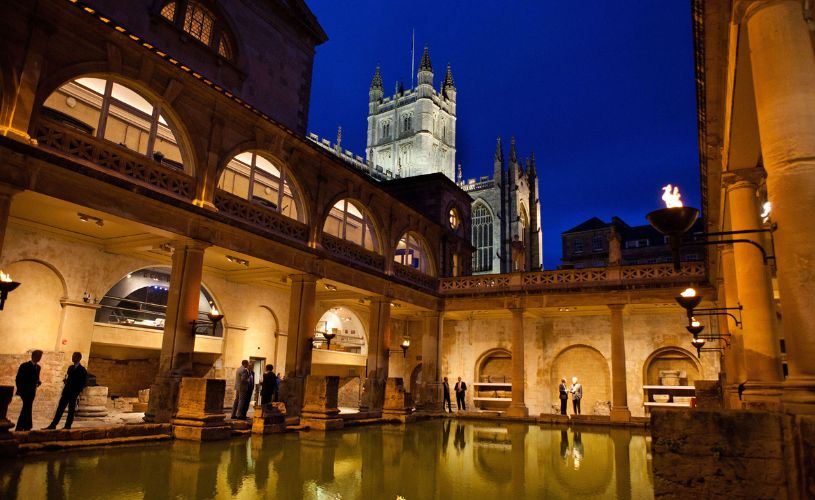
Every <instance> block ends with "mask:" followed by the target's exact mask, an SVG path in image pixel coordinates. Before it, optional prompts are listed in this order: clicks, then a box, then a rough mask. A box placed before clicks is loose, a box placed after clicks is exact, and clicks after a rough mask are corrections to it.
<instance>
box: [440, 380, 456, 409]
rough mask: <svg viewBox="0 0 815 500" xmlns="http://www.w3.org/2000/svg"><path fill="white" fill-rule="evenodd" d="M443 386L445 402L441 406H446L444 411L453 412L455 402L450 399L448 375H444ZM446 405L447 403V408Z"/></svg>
mask: <svg viewBox="0 0 815 500" xmlns="http://www.w3.org/2000/svg"><path fill="white" fill-rule="evenodd" d="M441 386H442V388H444V402H442V404H441V407H442V408H444V411H446V412H449V413H453V403H452V402H451V401H450V382H448V381H447V377H444V382H442V384H441ZM445 405H447V408H445Z"/></svg>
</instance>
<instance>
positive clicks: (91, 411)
mask: <svg viewBox="0 0 815 500" xmlns="http://www.w3.org/2000/svg"><path fill="white" fill-rule="evenodd" d="M107 402H108V388H107V387H104V386H101V385H97V386H93V387H85V388H84V389H82V393H81V394H80V395H79V403H78V404H77V405H76V416H77V417H90V418H100V417H106V416H107V414H108V409H107V406H106V405H107Z"/></svg>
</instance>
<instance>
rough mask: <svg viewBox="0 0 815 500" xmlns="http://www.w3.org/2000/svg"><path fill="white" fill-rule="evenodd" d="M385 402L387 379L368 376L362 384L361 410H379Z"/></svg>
mask: <svg viewBox="0 0 815 500" xmlns="http://www.w3.org/2000/svg"><path fill="white" fill-rule="evenodd" d="M384 403H385V381H384V380H382V379H378V378H366V379H365V382H364V383H363V385H362V398H360V403H359V409H360V410H361V411H379V410H381V409H382V406H383V405H384Z"/></svg>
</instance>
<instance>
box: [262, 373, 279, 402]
mask: <svg viewBox="0 0 815 500" xmlns="http://www.w3.org/2000/svg"><path fill="white" fill-rule="evenodd" d="M276 399H277V375H276V374H275V372H274V366H272V365H266V372H265V373H264V374H263V381H262V382H261V388H260V404H262V405H265V404H267V403H271V402H272V401H273V400H276Z"/></svg>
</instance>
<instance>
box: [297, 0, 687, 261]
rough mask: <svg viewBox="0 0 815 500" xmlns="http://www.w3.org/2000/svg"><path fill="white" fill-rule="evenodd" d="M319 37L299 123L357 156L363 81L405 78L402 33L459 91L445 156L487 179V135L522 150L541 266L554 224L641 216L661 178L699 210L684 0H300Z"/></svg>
mask: <svg viewBox="0 0 815 500" xmlns="http://www.w3.org/2000/svg"><path fill="white" fill-rule="evenodd" d="M307 2H308V5H309V6H310V7H311V9H312V10H313V12H314V14H315V15H316V16H317V18H318V19H319V21H320V23H321V24H322V26H323V28H324V29H325V31H326V32H327V33H328V36H329V41H328V42H326V43H325V44H324V45H322V46H320V47H318V48H317V57H316V60H315V67H314V81H313V87H312V97H311V114H310V119H309V131H311V132H315V133H317V134H318V135H320V136H321V137H326V138H330V139H331V140H332V142H333V140H334V138H335V137H336V131H337V126H338V125H341V126H342V128H343V146H344V147H345V148H346V149H350V150H351V151H353V152H354V153H356V154H358V155H361V156H364V155H365V141H366V130H367V122H366V117H367V102H368V86H369V85H370V82H371V77H372V76H373V72H374V68H375V67H376V65H377V64H379V65H381V67H382V76H383V82H384V84H385V91H386V95H389V94H391V93H393V88H394V86H395V82H396V81H397V80H402V81H404V82H405V84H406V86H408V85H409V82H410V38H411V30H412V29H415V31H416V52H417V61H416V64H417V65H418V56H420V55H421V50H422V48H423V47H424V45H425V44H426V45H428V46H429V47H430V56H431V59H432V62H433V69H434V71H435V83H436V86H437V87H438V85H439V83H440V82H441V79H442V77H443V71H444V68H445V66H446V64H447V63H448V62H449V63H450V64H451V65H452V69H453V77H454V79H455V83H456V87H457V89H458V96H457V98H458V121H457V127H458V128H457V148H458V152H457V156H456V161H457V163H461V164H462V168H463V171H464V177H465V178H471V177H478V176H481V175H492V158H493V152H494V150H495V139H496V137H497V136H499V135H500V136H502V137H503V138H504V140H505V152H506V151H507V149H506V145H507V144H508V142H509V136H511V135H514V136H516V140H517V142H518V154H519V155H520V156H522V157H525V156H527V155H528V154H529V153H530V152H532V151H534V153H535V157H536V159H537V165H538V172H539V175H540V176H541V179H540V198H541V216H542V221H541V225H542V226H543V232H544V261H545V267H546V268H547V269H553V268H555V267H556V266H557V264H558V263H559V260H560V255H561V245H560V233H561V232H562V231H565V230H567V229H569V228H571V227H572V226H575V225H577V224H579V223H580V222H582V221H584V220H586V219H588V218H590V217H592V216H598V217H600V218H601V219H603V220H606V221H608V220H610V219H611V216H612V215H617V216H619V217H621V218H623V220H625V221H626V222H628V223H629V224H632V225H637V224H645V223H646V222H645V214H646V213H647V212H649V211H650V210H653V209H656V208H660V207H661V206H662V205H661V203H662V202H661V200H660V195H661V191H660V187H661V186H662V185H664V184H666V183H669V182H670V183H674V184H678V185H679V186H680V187H681V189H682V193H683V198H684V199H685V202H686V204H690V205H693V206H696V207H698V206H699V161H698V150H697V139H696V102H695V89H694V73H693V38H692V31H691V14H690V1H689V0H670V1H654V0H638V1H634V0H629V1H626V2H609V1H606V0H594V1H587V2H555V1H523V2H521V1H506V2H492V1H490V2H487V1H483V0H482V1H478V0H469V1H465V0H455V1H448V0H445V1H439V0H436V1H433V2H428V1H416V0H414V1H412V2H395V1H383V0H379V1H369V0H350V1H337V0H307Z"/></svg>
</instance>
